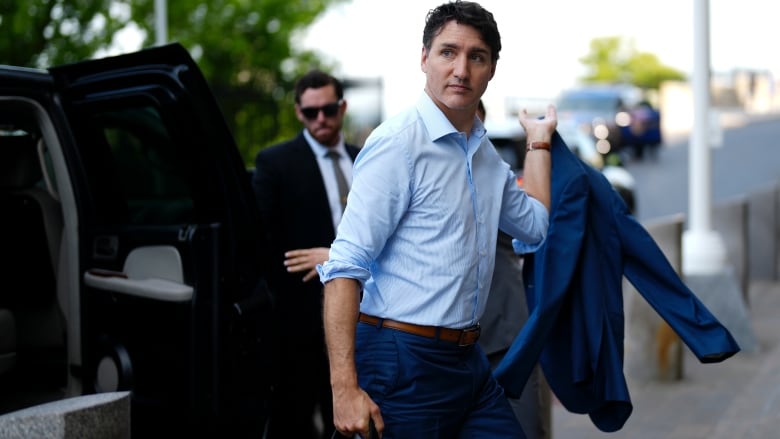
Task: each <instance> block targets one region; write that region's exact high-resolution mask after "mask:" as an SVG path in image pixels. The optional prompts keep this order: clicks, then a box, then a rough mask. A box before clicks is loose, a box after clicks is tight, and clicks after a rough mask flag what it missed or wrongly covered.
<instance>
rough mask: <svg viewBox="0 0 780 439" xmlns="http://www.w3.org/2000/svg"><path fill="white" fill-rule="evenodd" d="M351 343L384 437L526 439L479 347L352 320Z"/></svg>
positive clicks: (360, 378)
mask: <svg viewBox="0 0 780 439" xmlns="http://www.w3.org/2000/svg"><path fill="white" fill-rule="evenodd" d="M355 348H356V350H355V361H356V364H357V371H358V380H359V384H360V387H361V388H363V389H364V390H365V391H366V392H367V393H368V394H369V395H370V396H371V398H372V399H373V400H374V402H376V404H377V405H379V408H380V410H381V412H382V418H383V420H384V422H385V431H384V435H383V437H384V438H385V439H393V438H426V439H432V438H441V439H452V438H463V439H467V438H468V439H475V438H486V439H488V438H489V439H498V438H513V439H514V438H522V439H525V435H524V434H523V431H522V428H521V427H520V424H519V422H518V421H517V418H516V417H515V415H514V413H513V412H512V408H511V407H510V405H509V402H508V401H507V399H506V396H505V395H504V391H503V389H502V388H501V386H499V385H498V383H497V382H496V380H495V378H494V377H493V374H492V372H491V370H490V364H489V363H488V360H487V357H486V356H485V354H484V352H483V351H482V349H481V348H480V347H479V345H476V344H475V345H472V346H465V347H463V346H458V345H457V344H456V343H452V342H447V341H440V340H435V339H430V338H426V337H421V336H418V335H412V334H407V333H405V332H401V331H397V330H394V329H388V328H382V327H378V326H375V325H369V324H366V323H359V324H358V328H357V340H356V346H355Z"/></svg>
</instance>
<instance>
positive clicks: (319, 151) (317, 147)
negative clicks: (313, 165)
mask: <svg viewBox="0 0 780 439" xmlns="http://www.w3.org/2000/svg"><path fill="white" fill-rule="evenodd" d="M303 137H304V138H306V141H307V142H308V143H309V147H310V148H311V151H312V152H313V153H314V155H315V156H316V157H325V154H327V153H328V151H337V152H338V153H339V154H341V156H342V157H346V156H347V148H346V147H345V146H344V137H343V136H341V135H339V143H337V144H336V146H332V147H327V146H325V145H323V144H321V143H320V142H318V141H317V139H315V138H314V136H312V135H311V133H309V130H307V129H305V128H304V130H303Z"/></svg>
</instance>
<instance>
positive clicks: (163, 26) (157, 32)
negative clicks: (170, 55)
mask: <svg viewBox="0 0 780 439" xmlns="http://www.w3.org/2000/svg"><path fill="white" fill-rule="evenodd" d="M167 42H168V8H167V0H154V44H155V45H156V46H162V45H163V44H165V43H167Z"/></svg>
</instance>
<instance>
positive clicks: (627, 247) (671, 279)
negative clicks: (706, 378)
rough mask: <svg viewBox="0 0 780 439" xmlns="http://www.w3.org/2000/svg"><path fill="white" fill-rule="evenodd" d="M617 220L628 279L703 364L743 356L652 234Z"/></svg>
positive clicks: (631, 220) (625, 217) (625, 218)
mask: <svg viewBox="0 0 780 439" xmlns="http://www.w3.org/2000/svg"><path fill="white" fill-rule="evenodd" d="M617 219H618V221H619V222H620V224H619V227H618V230H619V231H620V235H621V236H620V238H621V241H622V243H623V251H624V253H625V254H624V264H625V265H624V274H625V276H626V278H628V280H629V281H630V282H631V284H632V285H634V287H635V288H636V289H637V291H638V292H639V293H640V294H641V295H642V297H644V298H645V300H647V302H648V303H649V304H650V306H652V307H653V309H655V311H656V312H657V313H658V314H659V315H660V316H661V318H663V319H664V320H665V321H666V322H667V323H668V324H669V326H671V327H672V329H674V331H675V332H676V333H677V334H678V335H679V336H680V338H681V339H682V340H683V342H685V344H686V345H687V346H688V347H689V348H690V349H691V351H692V352H693V353H694V354H695V355H696V357H697V358H698V359H699V361H701V362H702V363H716V362H720V361H723V360H725V359H727V358H729V357H731V356H732V355H734V354H736V353H737V352H739V350H740V348H739V346H738V345H737V342H736V341H735V340H734V338H733V337H732V335H731V333H729V331H728V329H726V328H725V327H724V326H723V325H722V324H721V323H720V322H719V321H718V320H717V319H716V318H715V316H713V315H712V313H711V312H710V311H709V310H708V309H707V308H706V307H705V306H704V304H702V302H701V301H700V300H699V299H698V298H697V297H696V295H695V294H694V293H693V292H692V291H691V290H690V289H689V288H688V287H687V286H686V285H685V284H684V283H683V281H682V279H680V277H679V276H678V275H677V273H676V272H675V271H674V268H673V267H672V265H671V264H670V263H669V261H668V260H667V259H666V256H664V254H663V252H662V251H661V249H660V248H659V246H658V244H656V242H655V241H654V240H653V238H652V237H651V236H650V234H649V232H647V230H646V229H645V228H644V227H643V226H642V225H641V224H639V223H638V222H637V221H636V220H635V219H634V217H633V216H631V215H629V214H628V213H626V214H624V215H620V216H619V217H618V218H617Z"/></svg>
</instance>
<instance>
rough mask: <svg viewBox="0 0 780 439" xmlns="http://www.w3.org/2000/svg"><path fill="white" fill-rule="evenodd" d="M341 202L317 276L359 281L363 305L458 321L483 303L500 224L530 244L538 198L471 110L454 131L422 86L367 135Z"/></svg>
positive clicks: (535, 233) (409, 317)
mask: <svg viewBox="0 0 780 439" xmlns="http://www.w3.org/2000/svg"><path fill="white" fill-rule="evenodd" d="M352 175H353V180H352V188H351V190H350V193H349V198H348V202H347V209H346V211H345V212H344V216H343V217H342V220H341V223H340V224H339V228H338V233H337V236H336V240H335V241H334V242H333V245H332V246H331V249H330V259H329V260H328V261H327V262H326V263H325V264H323V265H322V266H319V267H318V270H319V273H320V280H321V281H322V282H323V283H325V282H327V281H329V280H331V279H333V278H338V277H346V278H352V279H356V280H358V281H360V282H361V283H362V284H363V299H362V301H361V303H360V310H361V312H363V313H366V314H370V315H374V316H378V317H384V318H389V319H393V320H398V321H402V322H407V323H414V324H419V325H435V326H444V327H449V328H465V327H468V326H471V325H474V324H476V323H477V322H478V321H479V318H480V316H481V315H482V313H483V312H484V310H485V303H486V301H487V294H488V290H489V289H490V282H491V278H492V274H493V266H494V262H495V252H496V236H497V233H498V230H497V229H498V228H500V229H501V230H503V231H505V232H506V233H508V234H509V235H511V236H513V237H515V238H516V239H518V240H519V241H521V242H523V243H525V244H527V246H528V247H527V248H526V249H525V251H527V252H530V251H533V250H535V248H537V247H538V246H540V245H541V244H542V242H543V241H544V238H545V236H546V233H547V225H548V214H547V210H546V209H545V207H544V205H543V204H542V203H541V202H539V201H537V200H535V199H533V198H531V197H529V196H527V195H526V193H525V192H524V191H523V190H522V189H521V188H519V187H518V185H517V178H516V176H515V174H514V172H512V170H511V169H510V167H509V165H508V164H507V163H505V162H504V161H503V160H502V159H501V157H500V156H499V154H498V152H496V149H495V148H494V147H493V145H492V143H490V140H489V139H488V138H487V136H486V131H485V128H484V126H483V125H482V122H480V121H479V119H477V118H475V123H474V127H473V129H472V132H471V133H470V135H469V136H468V138H467V137H466V135H465V134H464V133H459V132H458V131H457V130H456V129H455V128H454V127H453V126H452V124H451V123H450V122H449V120H447V118H446V117H445V115H444V113H442V112H441V110H439V109H438V107H436V105H435V104H434V102H433V101H432V100H431V98H430V97H429V96H428V95H427V94H425V93H423V96H422V97H421V98H420V99H419V101H418V102H417V105H416V106H415V107H413V108H410V109H408V110H407V111H405V112H403V113H401V114H399V115H397V116H395V117H393V118H391V119H388V120H387V121H386V122H384V123H382V124H381V125H380V126H379V127H377V128H376V129H375V130H374V132H373V133H371V135H370V136H369V137H368V139H366V142H365V146H364V147H363V148H362V149H361V151H360V153H359V154H358V157H357V160H356V161H355V165H354V169H353V174H352Z"/></svg>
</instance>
